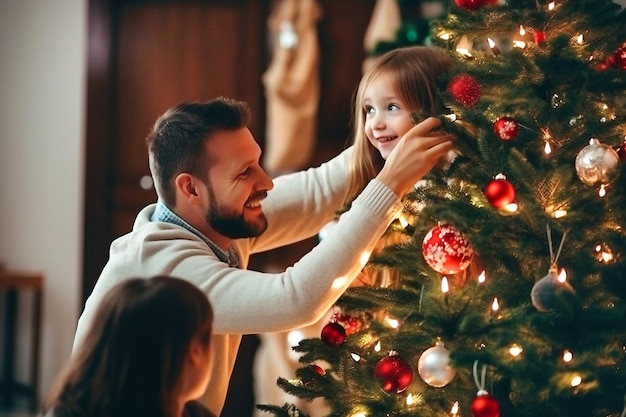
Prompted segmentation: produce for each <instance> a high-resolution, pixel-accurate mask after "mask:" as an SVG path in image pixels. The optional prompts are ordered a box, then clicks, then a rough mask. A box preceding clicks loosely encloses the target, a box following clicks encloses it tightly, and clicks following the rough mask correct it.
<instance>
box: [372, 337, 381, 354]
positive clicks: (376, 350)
mask: <svg viewBox="0 0 626 417" xmlns="http://www.w3.org/2000/svg"><path fill="white" fill-rule="evenodd" d="M380 349H381V346H380V340H379V341H378V342H376V345H374V352H380Z"/></svg>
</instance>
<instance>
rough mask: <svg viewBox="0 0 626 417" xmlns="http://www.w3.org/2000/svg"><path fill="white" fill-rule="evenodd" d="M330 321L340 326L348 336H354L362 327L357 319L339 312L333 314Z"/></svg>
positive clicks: (361, 323)
mask: <svg viewBox="0 0 626 417" xmlns="http://www.w3.org/2000/svg"><path fill="white" fill-rule="evenodd" d="M331 320H332V321H335V322H337V323H339V324H341V326H342V327H343V328H344V329H345V330H346V335H348V336H350V335H353V334H355V333H356V332H358V331H359V330H361V327H362V326H363V322H362V321H361V320H360V319H359V318H358V317H354V316H351V315H349V314H344V313H339V312H338V313H334V314H333V317H332V319H331Z"/></svg>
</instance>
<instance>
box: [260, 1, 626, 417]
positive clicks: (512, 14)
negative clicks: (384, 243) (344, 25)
mask: <svg viewBox="0 0 626 417" xmlns="http://www.w3.org/2000/svg"><path fill="white" fill-rule="evenodd" d="M431 32H432V39H431V42H432V44H434V45H436V46H439V47H441V48H443V49H445V50H446V51H448V52H449V53H450V55H452V56H454V59H455V67H454V70H453V71H452V72H451V73H449V74H445V75H443V76H442V79H441V85H442V88H441V100H442V101H443V103H444V104H445V106H446V108H447V111H446V114H445V115H441V116H440V117H441V119H442V120H443V121H444V124H445V129H446V130H448V131H452V132H454V133H455V134H456V135H457V137H458V139H457V151H458V155H457V157H456V159H455V160H454V161H453V162H452V163H451V164H450V166H448V167H445V169H444V168H441V169H437V170H435V171H433V172H431V173H430V174H429V175H428V176H427V177H426V178H425V180H424V181H422V184H420V186H418V187H416V188H415V190H414V191H413V192H412V193H411V194H410V195H409V196H408V197H407V198H406V204H405V210H404V215H403V218H402V219H400V220H402V221H398V222H394V223H393V224H392V226H391V227H390V228H389V230H388V232H387V233H388V234H400V235H402V236H403V237H404V238H403V239H401V240H400V241H399V243H396V244H393V245H390V246H388V247H386V248H385V249H384V250H383V251H382V252H380V253H378V254H376V255H375V256H373V257H372V258H371V259H370V262H369V265H368V268H377V269H379V270H386V269H387V270H393V271H396V272H398V273H399V274H400V276H401V279H400V280H399V281H398V282H396V283H394V284H392V285H380V286H369V287H359V288H351V289H349V290H348V291H347V292H346V294H345V295H344V296H343V297H342V298H341V299H340V300H339V301H338V303H337V312H336V314H334V315H333V318H332V319H331V320H329V322H328V324H327V325H326V326H325V327H324V329H323V331H322V333H321V335H320V338H316V339H308V340H303V341H302V342H301V343H300V344H299V345H298V346H295V347H294V349H295V350H296V351H297V352H300V353H301V354H302V356H301V362H302V367H301V368H300V369H299V370H298V372H297V375H296V376H295V378H292V377H286V378H284V379H280V380H279V381H278V384H279V386H280V387H281V388H282V389H284V390H285V391H287V392H289V393H291V394H293V395H296V396H298V397H301V398H306V399H313V398H317V397H323V398H325V399H326V401H327V402H328V404H329V405H330V408H331V410H332V411H331V413H330V414H329V416H333V417H340V416H341V417H346V416H350V417H366V416H375V417H383V416H396V417H402V416H406V417H408V416H429V417H434V416H467V417H469V416H474V417H497V416H503V417H518V416H519V417H536V416H551V417H558V416H563V417H566V416H567V417H571V416H581V417H582V416H589V417H600V416H602V417H607V416H615V417H617V416H622V417H623V416H624V415H625V413H626V407H625V400H626V230H625V228H626V178H625V175H626V174H625V171H626V169H625V168H624V166H625V164H624V162H623V161H624V160H625V159H626V13H625V11H624V10H623V9H622V8H621V7H620V6H619V5H617V4H615V3H613V2H612V1H610V0H556V1H553V2H547V1H544V0H507V1H506V2H502V1H501V2H498V1H496V0H483V1H480V0H455V1H454V4H452V5H451V6H450V8H449V10H448V13H447V14H446V16H445V17H443V18H442V19H439V20H436V21H434V22H433V23H432V26H431ZM261 408H262V409H265V410H267V411H269V412H272V413H273V414H275V415H278V416H294V415H300V416H301V417H302V416H303V414H302V413H299V411H298V410H297V409H295V408H294V407H293V406H290V405H288V404H286V405H284V406H279V405H275V406H274V405H264V406H261Z"/></svg>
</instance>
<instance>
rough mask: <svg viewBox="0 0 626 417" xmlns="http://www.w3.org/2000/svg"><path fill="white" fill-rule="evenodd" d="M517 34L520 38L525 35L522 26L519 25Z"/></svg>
mask: <svg viewBox="0 0 626 417" xmlns="http://www.w3.org/2000/svg"><path fill="white" fill-rule="evenodd" d="M519 34H520V36H524V35H526V29H524V26H522V25H519Z"/></svg>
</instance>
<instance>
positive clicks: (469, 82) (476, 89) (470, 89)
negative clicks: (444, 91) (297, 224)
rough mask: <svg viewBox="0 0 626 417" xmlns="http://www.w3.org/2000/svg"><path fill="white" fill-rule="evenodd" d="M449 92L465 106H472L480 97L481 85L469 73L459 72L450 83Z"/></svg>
mask: <svg viewBox="0 0 626 417" xmlns="http://www.w3.org/2000/svg"><path fill="white" fill-rule="evenodd" d="M448 92H449V93H450V94H451V95H452V97H454V99H455V100H456V101H457V102H458V103H459V104H461V105H462V106H465V107H471V106H473V105H475V104H476V103H478V100H479V99H480V85H479V84H478V82H477V81H476V80H475V79H474V77H472V76H471V75H469V74H459V75H457V76H455V77H454V78H452V79H451V80H450V82H449V83H448Z"/></svg>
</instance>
